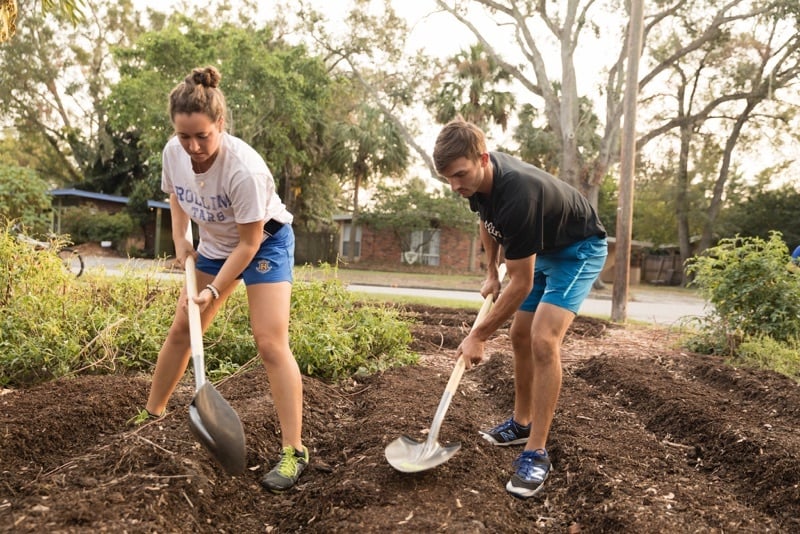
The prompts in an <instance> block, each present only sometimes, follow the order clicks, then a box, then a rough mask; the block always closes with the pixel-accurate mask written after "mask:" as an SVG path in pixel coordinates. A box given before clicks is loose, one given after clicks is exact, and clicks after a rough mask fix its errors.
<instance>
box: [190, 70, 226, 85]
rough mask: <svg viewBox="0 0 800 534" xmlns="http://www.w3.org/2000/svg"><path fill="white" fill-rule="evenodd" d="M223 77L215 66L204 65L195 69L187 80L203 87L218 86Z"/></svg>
mask: <svg viewBox="0 0 800 534" xmlns="http://www.w3.org/2000/svg"><path fill="white" fill-rule="evenodd" d="M221 79H222V75H221V74H220V73H219V71H218V70H217V69H216V68H215V67H203V68H197V69H194V70H193V71H192V74H190V75H189V76H188V79H187V80H186V81H192V82H194V84H195V85H202V86H203V87H218V86H219V82H220V80H221Z"/></svg>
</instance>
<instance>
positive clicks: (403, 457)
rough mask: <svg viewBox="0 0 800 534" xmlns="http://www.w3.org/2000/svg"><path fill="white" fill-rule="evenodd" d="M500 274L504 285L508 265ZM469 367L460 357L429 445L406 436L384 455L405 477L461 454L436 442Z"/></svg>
mask: <svg viewBox="0 0 800 534" xmlns="http://www.w3.org/2000/svg"><path fill="white" fill-rule="evenodd" d="M497 273H498V277H499V279H500V281H501V282H502V281H503V278H504V277H505V275H506V266H505V264H501V265H500V266H499V267H498V269H497ZM493 300H494V297H493V295H491V294H490V295H487V296H486V297H485V298H484V299H483V305H482V306H481V309H480V311H479V312H478V316H477V317H476V318H475V322H474V323H473V324H472V328H473V329H475V327H476V326H478V325H479V324H480V322H481V321H482V320H483V318H484V317H486V314H488V313H489V309H490V308H491V307H492V302H493ZM465 367H466V365H465V363H464V359H463V358H461V357H459V358H458V359H457V360H456V364H455V366H453V372H452V373H450V380H448V381H447V386H446V387H445V388H444V395H442V398H441V400H440V401H439V406H438V408H436V413H435V414H434V416H433V422H432V423H431V428H430V431H429V432H428V439H427V440H426V441H425V442H419V441H417V440H415V439H413V438H410V437H408V436H406V435H403V436H400V437H399V438H397V439H396V440H394V441H393V442H391V443H389V445H387V446H386V450H385V452H384V454H385V456H386V461H388V462H389V465H391V466H392V467H394V468H395V469H396V470H398V471H400V472H401V473H416V472H418V471H424V470H426V469H430V468H431V467H436V466H437V465H439V464H443V463H445V462H446V461H447V460H449V459H450V457H452V456H453V455H454V454H455V453H456V452H458V450H459V449H460V448H461V444H460V443H454V444H451V445H440V444H439V442H438V441H436V440H437V439H438V437H439V430H440V429H441V427H442V421H444V416H445V414H446V413H447V408H448V407H449V406H450V401H452V400H453V395H455V393H456V389H457V388H458V383H459V382H460V381H461V376H462V375H463V374H464V369H465Z"/></svg>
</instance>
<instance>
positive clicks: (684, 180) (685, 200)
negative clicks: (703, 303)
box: [675, 125, 692, 285]
mask: <svg viewBox="0 0 800 534" xmlns="http://www.w3.org/2000/svg"><path fill="white" fill-rule="evenodd" d="M691 129H692V127H691V125H683V126H681V130H680V131H681V148H680V155H679V157H678V173H677V179H676V185H677V188H676V189H677V194H676V197H675V217H676V219H677V221H678V246H679V248H680V254H681V266H682V265H683V264H684V262H685V261H686V260H687V259H689V257H690V256H691V254H692V246H691V241H690V237H691V236H690V235H689V234H690V230H689V211H690V209H689V145H690V142H691V139H692V131H691ZM686 282H687V280H686V274H685V272H684V271H683V269H681V284H682V285H686Z"/></svg>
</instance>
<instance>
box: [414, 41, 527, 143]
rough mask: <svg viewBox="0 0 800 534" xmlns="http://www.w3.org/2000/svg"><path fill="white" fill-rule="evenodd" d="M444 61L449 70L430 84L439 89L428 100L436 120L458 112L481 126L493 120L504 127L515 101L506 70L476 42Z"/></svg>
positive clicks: (447, 119)
mask: <svg viewBox="0 0 800 534" xmlns="http://www.w3.org/2000/svg"><path fill="white" fill-rule="evenodd" d="M447 64H448V65H449V66H450V69H445V70H443V71H442V74H441V75H440V76H439V77H437V78H440V79H437V80H435V85H434V87H437V86H438V87H439V89H438V91H437V92H436V93H435V95H434V96H433V97H431V98H430V99H429V100H428V107H429V108H431V109H432V110H433V111H434V114H435V116H436V121H437V122H439V123H442V124H444V123H446V122H448V121H450V120H451V119H453V118H454V117H455V116H456V115H461V116H462V117H463V118H464V119H466V120H468V121H470V122H473V123H475V124H477V125H478V126H480V127H481V128H487V127H488V126H489V123H490V122H494V123H495V124H497V125H498V126H500V127H501V128H502V129H503V130H505V129H506V128H507V127H508V120H509V117H510V115H511V111H512V109H513V108H514V104H515V100H514V95H513V93H512V92H511V91H509V90H508V87H507V82H508V80H509V78H510V75H509V73H508V72H506V71H505V70H504V69H503V68H502V67H500V65H498V64H497V62H496V61H495V59H494V58H493V57H492V56H488V55H487V54H486V53H485V51H484V50H483V47H482V46H481V45H480V44H476V45H473V46H471V47H470V48H469V49H468V50H462V51H461V52H459V53H458V54H456V55H455V56H454V57H452V58H451V59H450V60H449V61H448V62H447ZM503 89H505V90H503Z"/></svg>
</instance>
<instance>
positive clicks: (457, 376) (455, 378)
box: [445, 263, 506, 394]
mask: <svg viewBox="0 0 800 534" xmlns="http://www.w3.org/2000/svg"><path fill="white" fill-rule="evenodd" d="M497 275H498V278H499V279H500V283H503V278H505V277H506V264H505V263H501V264H500V267H498V268H497ZM492 304H494V295H491V294H489V295H486V297H485V298H484V299H483V304H482V305H481V309H480V311H478V316H477V317H476V318H475V322H474V323H472V328H470V332H471V331H473V330H475V328H476V327H477V326H478V325H479V324H481V321H483V318H484V317H486V315H487V314H488V313H489V310H490V309H491V308H492ZM465 369H466V364H465V363H464V357H463V356H459V357H458V360H456V366H455V368H454V369H453V372H452V374H451V375H450V380H448V381H447V387H445V391H449V392H450V393H451V394H452V393H455V391H456V388H458V383H459V382H460V381H461V376H462V375H463V374H464V370H465Z"/></svg>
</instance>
